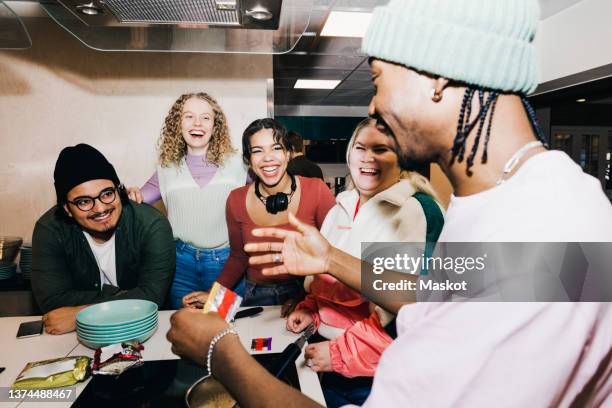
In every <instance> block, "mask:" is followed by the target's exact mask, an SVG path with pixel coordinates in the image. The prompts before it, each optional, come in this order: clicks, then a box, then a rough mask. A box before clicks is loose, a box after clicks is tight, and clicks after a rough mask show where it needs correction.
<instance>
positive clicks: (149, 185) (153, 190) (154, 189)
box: [140, 172, 162, 204]
mask: <svg viewBox="0 0 612 408" xmlns="http://www.w3.org/2000/svg"><path fill="white" fill-rule="evenodd" d="M140 193H141V194H142V199H143V202H145V203H147V204H155V203H156V202H157V201H159V200H161V198H162V197H161V190H160V188H159V180H158V178H157V172H155V173H153V175H152V176H151V178H150V179H149V180H147V182H146V183H145V184H144V185H143V186H142V187H141V188H140Z"/></svg>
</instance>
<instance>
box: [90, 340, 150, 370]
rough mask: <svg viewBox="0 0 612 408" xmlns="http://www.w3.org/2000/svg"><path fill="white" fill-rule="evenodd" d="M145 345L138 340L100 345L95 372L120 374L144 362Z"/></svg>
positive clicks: (94, 363) (94, 367) (95, 362)
mask: <svg viewBox="0 0 612 408" xmlns="http://www.w3.org/2000/svg"><path fill="white" fill-rule="evenodd" d="M142 350H144V346H143V345H142V344H140V343H139V342H137V341H132V342H125V343H120V344H111V345H110V346H106V347H100V348H99V349H97V350H96V353H95V354H94V362H93V366H92V369H93V373H94V374H101V375H120V374H121V373H123V372H124V371H125V370H127V369H129V368H133V367H138V366H140V365H142V364H143V360H142V353H141V351H142Z"/></svg>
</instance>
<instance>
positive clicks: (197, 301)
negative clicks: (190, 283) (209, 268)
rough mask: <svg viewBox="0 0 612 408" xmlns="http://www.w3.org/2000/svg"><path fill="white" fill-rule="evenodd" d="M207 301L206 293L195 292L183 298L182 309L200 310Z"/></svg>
mask: <svg viewBox="0 0 612 408" xmlns="http://www.w3.org/2000/svg"><path fill="white" fill-rule="evenodd" d="M207 300H208V292H204V291H197V292H191V293H190V294H188V295H185V296H183V307H188V308H191V309H202V308H204V305H205V304H206V301H207Z"/></svg>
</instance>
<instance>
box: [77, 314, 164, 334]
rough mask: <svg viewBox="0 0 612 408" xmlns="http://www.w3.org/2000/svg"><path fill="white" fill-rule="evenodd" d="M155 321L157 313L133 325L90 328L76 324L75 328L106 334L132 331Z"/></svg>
mask: <svg viewBox="0 0 612 408" xmlns="http://www.w3.org/2000/svg"><path fill="white" fill-rule="evenodd" d="M154 321H157V313H153V314H152V315H151V316H149V317H147V318H145V319H142V320H139V321H137V322H134V323H127V324H120V325H116V326H92V325H89V324H83V323H79V322H77V328H79V329H83V330H86V331H90V332H95V333H107V332H109V331H118V330H121V331H123V330H133V329H137V328H139V327H142V326H146V325H147V324H149V323H151V322H154Z"/></svg>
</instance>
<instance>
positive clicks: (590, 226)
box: [364, 151, 612, 407]
mask: <svg viewBox="0 0 612 408" xmlns="http://www.w3.org/2000/svg"><path fill="white" fill-rule="evenodd" d="M440 241H445V242H590V241H596V242H612V205H611V204H610V202H609V200H608V199H607V197H606V196H605V195H604V193H603V191H602V189H601V185H600V184H599V182H598V181H597V180H596V179H594V178H593V177H591V176H589V175H586V174H585V173H583V172H582V169H581V168H580V167H579V166H578V165H576V164H575V163H574V162H573V161H572V160H571V159H570V158H569V157H568V156H567V155H566V154H565V153H562V152H558V151H550V152H544V153H540V154H537V155H535V156H533V157H531V158H530V159H529V160H527V161H526V162H525V163H524V164H523V165H522V166H521V168H519V170H518V171H517V173H516V174H515V175H514V176H513V177H511V178H510V179H509V180H508V181H507V182H506V183H504V184H502V185H501V186H497V187H495V188H492V189H490V190H487V191H484V192H481V193H478V194H474V195H471V196H467V197H454V196H453V197H452V199H451V202H450V206H449V208H448V212H447V217H446V224H445V226H444V229H443V231H442V234H441V236H440ZM396 323H397V332H398V337H397V339H396V340H395V341H394V342H393V343H392V344H391V345H390V346H389V348H387V350H385V352H384V353H383V355H382V358H381V360H380V363H379V366H378V368H377V370H376V375H375V377H374V385H373V388H372V393H371V394H370V397H369V398H368V400H367V401H366V402H365V404H364V406H365V407H387V406H398V407H399V406H401V407H455V406H465V407H492V406H495V407H516V406H533V407H548V406H562V407H566V406H569V405H570V404H572V402H574V401H576V399H577V396H578V395H579V393H581V392H582V391H583V389H585V387H586V386H587V384H588V387H592V388H591V389H590V390H591V391H589V392H588V393H586V395H588V397H587V399H586V400H580V401H581V402H580V403H579V406H584V404H587V401H588V405H589V406H590V405H592V406H606V404H611V405H612V397H610V394H611V393H612V378H610V377H609V375H610V370H611V369H612V368H611V366H610V364H611V363H610V350H611V348H612V308H611V307H610V304H608V303H561V302H559V303H545V302H542V303H477V302H474V303H470V302H462V303H419V304H414V305H407V306H404V307H403V308H402V309H401V310H400V312H399V314H398V317H397V322H396ZM606 361H607V363H606ZM606 365H607V367H606ZM598 369H599V370H601V371H599V372H598ZM606 372H607V373H608V378H606V375H605V374H604V373H606ZM596 373H597V374H596ZM606 398H607V400H606Z"/></svg>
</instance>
